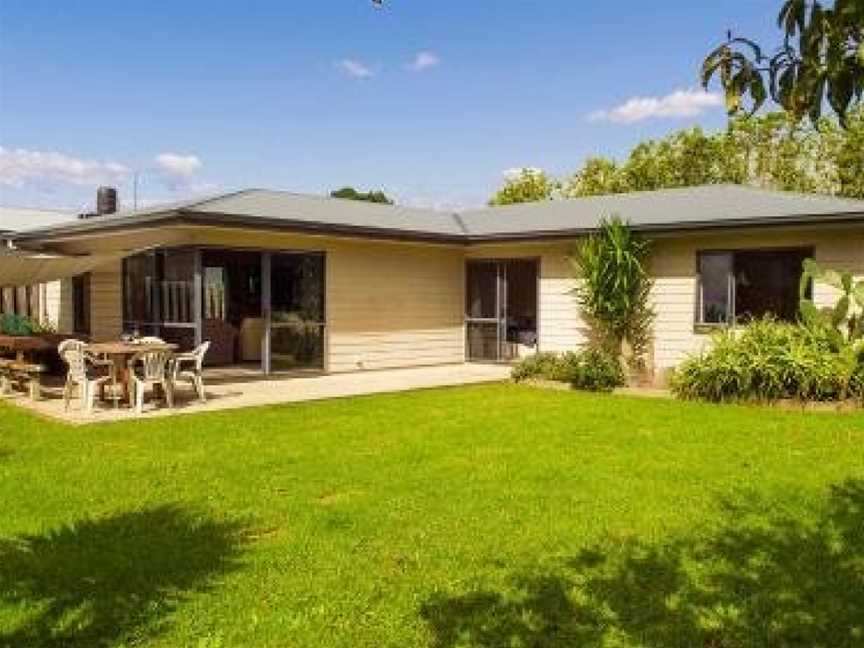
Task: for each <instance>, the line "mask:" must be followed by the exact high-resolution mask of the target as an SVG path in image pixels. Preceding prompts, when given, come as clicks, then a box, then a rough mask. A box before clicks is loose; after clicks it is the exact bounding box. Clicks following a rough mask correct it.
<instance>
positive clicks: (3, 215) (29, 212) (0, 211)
mask: <svg viewBox="0 0 864 648" xmlns="http://www.w3.org/2000/svg"><path fill="white" fill-rule="evenodd" d="M74 219H75V213H74V212H66V211H56V210H49V209H31V208H29V207H0V232H3V233H8V232H26V231H28V230H32V229H39V228H43V227H52V226H54V225H59V224H60V223H64V222H66V223H68V222H71V221H73V220H74Z"/></svg>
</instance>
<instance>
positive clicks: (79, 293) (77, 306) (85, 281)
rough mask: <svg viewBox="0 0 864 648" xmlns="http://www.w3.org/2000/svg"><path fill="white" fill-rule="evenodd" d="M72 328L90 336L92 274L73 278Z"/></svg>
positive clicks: (75, 331) (76, 331)
mask: <svg viewBox="0 0 864 648" xmlns="http://www.w3.org/2000/svg"><path fill="white" fill-rule="evenodd" d="M72 320H73V321H72V327H73V332H74V333H81V334H83V335H90V273H87V274H83V275H78V276H77V277H72Z"/></svg>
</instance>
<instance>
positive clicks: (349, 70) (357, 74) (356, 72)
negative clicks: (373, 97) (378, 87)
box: [336, 59, 375, 79]
mask: <svg viewBox="0 0 864 648" xmlns="http://www.w3.org/2000/svg"><path fill="white" fill-rule="evenodd" d="M336 68H337V69H338V70H340V71H342V72H344V73H345V74H347V75H348V76H349V77H351V78H352V79H371V78H372V77H374V76H375V72H374V71H373V70H372V68H370V67H369V66H368V65H366V64H365V63H363V62H362V61H358V60H357V59H342V60H341V61H336Z"/></svg>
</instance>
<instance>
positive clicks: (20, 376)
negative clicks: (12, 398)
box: [0, 358, 46, 401]
mask: <svg viewBox="0 0 864 648" xmlns="http://www.w3.org/2000/svg"><path fill="white" fill-rule="evenodd" d="M45 370H46V368H45V366H44V365H39V364H31V363H29V362H21V361H20V360H8V359H5V358H0V394H2V395H4V396H5V395H9V394H10V393H11V392H12V386H13V385H16V386H17V387H18V388H19V389H21V390H22V391H26V392H27V393H28V394H29V395H30V399H31V400H34V401H35V400H39V399H40V398H41V397H42V374H43V373H45Z"/></svg>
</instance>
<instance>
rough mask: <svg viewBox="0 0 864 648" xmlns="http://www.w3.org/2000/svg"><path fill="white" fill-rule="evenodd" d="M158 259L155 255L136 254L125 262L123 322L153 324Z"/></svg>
mask: <svg viewBox="0 0 864 648" xmlns="http://www.w3.org/2000/svg"><path fill="white" fill-rule="evenodd" d="M155 260H156V257H155V255H154V254H153V253H144V254H136V255H135V256H131V257H129V258H127V259H124V261H123V320H124V322H128V323H130V324H131V323H133V322H138V323H141V322H153V321H154V320H155V317H154V315H155V311H154V308H153V304H154V297H155V278H156V265H155Z"/></svg>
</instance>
